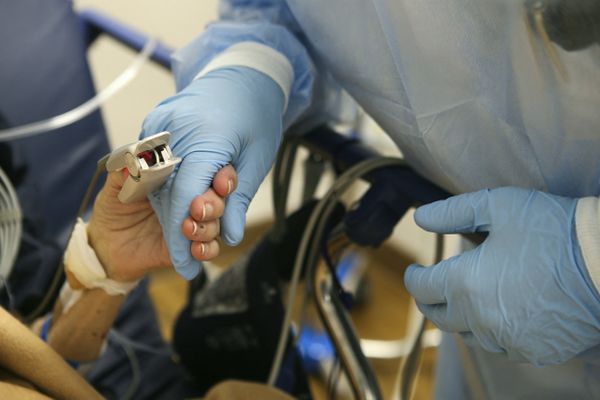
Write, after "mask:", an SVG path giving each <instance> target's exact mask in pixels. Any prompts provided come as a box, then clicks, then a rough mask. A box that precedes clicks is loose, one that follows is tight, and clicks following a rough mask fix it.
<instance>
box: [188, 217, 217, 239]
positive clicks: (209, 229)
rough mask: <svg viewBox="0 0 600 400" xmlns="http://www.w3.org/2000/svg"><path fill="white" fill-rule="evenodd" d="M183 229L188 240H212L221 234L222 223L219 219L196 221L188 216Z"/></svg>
mask: <svg viewBox="0 0 600 400" xmlns="http://www.w3.org/2000/svg"><path fill="white" fill-rule="evenodd" d="M181 231H182V232H183V234H184V235H185V237H186V238H187V239H188V240H191V241H194V242H210V241H211V240H214V239H216V238H217V236H219V233H220V223H219V220H218V219H213V220H212V221H205V222H196V221H194V219H193V218H186V219H185V220H184V221H183V225H182V228H181Z"/></svg>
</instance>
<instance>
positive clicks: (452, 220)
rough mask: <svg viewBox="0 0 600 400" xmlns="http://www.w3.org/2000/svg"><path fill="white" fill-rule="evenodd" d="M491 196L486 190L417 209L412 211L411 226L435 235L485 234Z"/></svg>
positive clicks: (488, 220) (490, 192) (488, 222)
mask: <svg viewBox="0 0 600 400" xmlns="http://www.w3.org/2000/svg"><path fill="white" fill-rule="evenodd" d="M491 195H492V191H490V190H487V189H486V190H480V191H478V192H473V193H466V194H462V195H459V196H454V197H450V198H449V199H446V200H441V201H436V202H434V203H431V204H427V205H424V206H421V207H419V208H418V209H417V210H416V211H415V216H414V218H415V222H416V223H417V225H419V226H420V227H421V228H423V229H425V230H427V231H430V232H437V233H472V232H484V231H487V230H488V229H489V226H490V223H491V217H490V212H489V203H490V197H491Z"/></svg>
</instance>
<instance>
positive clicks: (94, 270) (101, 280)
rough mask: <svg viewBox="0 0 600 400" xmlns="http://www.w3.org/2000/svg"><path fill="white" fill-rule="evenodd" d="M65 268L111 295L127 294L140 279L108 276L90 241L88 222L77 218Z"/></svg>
mask: <svg viewBox="0 0 600 400" xmlns="http://www.w3.org/2000/svg"><path fill="white" fill-rule="evenodd" d="M64 264H65V269H66V270H67V271H69V272H71V273H72V274H73V275H74V276H75V278H77V280H78V281H79V283H81V284H82V285H83V286H84V287H86V288H88V289H93V288H99V289H102V290H104V291H105V292H106V293H108V294H109V295H111V296H116V295H119V294H122V295H126V294H128V293H129V292H130V291H132V290H133V289H134V288H135V287H136V286H137V284H138V282H139V280H137V281H134V282H119V281H115V280H112V279H109V278H108V277H107V276H106V272H105V271H104V267H102V264H101V263H100V260H99V259H98V256H97V255H96V252H95V251H94V249H93V248H92V247H91V246H90V245H89V243H88V237H87V224H86V223H85V222H83V220H82V219H81V218H78V219H77V223H76V224H75V228H73V233H72V234H71V238H70V239H69V244H68V245H67V250H65V256H64Z"/></svg>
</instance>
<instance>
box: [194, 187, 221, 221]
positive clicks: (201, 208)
mask: <svg viewBox="0 0 600 400" xmlns="http://www.w3.org/2000/svg"><path fill="white" fill-rule="evenodd" d="M224 209H225V199H224V198H223V197H221V196H219V195H218V194H217V193H216V192H215V190H214V189H212V188H209V189H208V190H207V191H206V192H204V193H202V194H201V195H199V196H196V197H195V198H194V200H192V203H191V204H190V216H191V217H192V218H193V219H194V220H195V221H196V222H208V221H212V220H215V219H218V218H221V216H223V211H224Z"/></svg>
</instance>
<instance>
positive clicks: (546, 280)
mask: <svg viewBox="0 0 600 400" xmlns="http://www.w3.org/2000/svg"><path fill="white" fill-rule="evenodd" d="M576 204H577V200H576V199H569V198H565V197H559V196H554V195H550V194H547V193H543V192H538V191H533V190H525V189H518V188H511V187H507V188H499V189H494V190H482V191H479V192H475V193H468V194H464V195H460V196H455V197H452V198H450V199H448V200H445V201H439V202H435V203H432V204H429V205H426V206H423V207H420V208H419V209H418V210H417V211H416V213H415V221H416V222H417V224H418V225H419V226H421V227H422V228H424V229H426V230H428V231H431V232H439V233H464V232H489V236H488V237H487V238H486V240H485V241H484V242H483V243H482V244H481V245H480V246H478V247H477V248H475V249H473V250H470V251H466V252H464V253H462V254H460V255H458V256H456V257H452V258H449V259H447V260H443V261H442V262H440V263H439V264H437V265H434V266H432V267H430V268H424V267H422V266H419V265H411V266H410V267H409V268H408V270H407V271H406V274H405V276H404V281H405V284H406V287H407V289H408V291H409V292H410V293H411V294H412V295H413V296H414V297H415V299H416V300H417V303H418V306H419V308H420V310H421V311H422V312H423V314H424V315H425V316H426V317H427V318H428V319H429V320H431V321H432V322H433V323H434V324H435V325H436V326H438V327H439V328H440V329H442V330H444V331H449V332H458V333H460V335H461V336H462V337H463V338H464V339H465V340H466V341H467V343H469V344H479V345H481V346H482V347H483V348H484V349H485V350H487V351H491V352H505V353H506V354H507V355H508V357H509V358H510V359H512V360H515V361H525V360H526V361H529V362H531V363H533V364H536V365H545V364H554V363H562V362H565V361H567V360H569V359H570V358H572V357H574V356H575V355H577V354H579V353H581V352H583V351H584V350H586V349H588V348H591V347H592V346H594V345H596V344H598V343H600V297H599V295H598V292H597V291H596V289H595V287H594V286H593V283H592V281H591V279H590V277H589V275H588V273H587V269H586V266H585V264H584V261H583V258H582V256H581V251H580V248H579V244H578V242H577V237H576V233H575V207H576Z"/></svg>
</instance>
